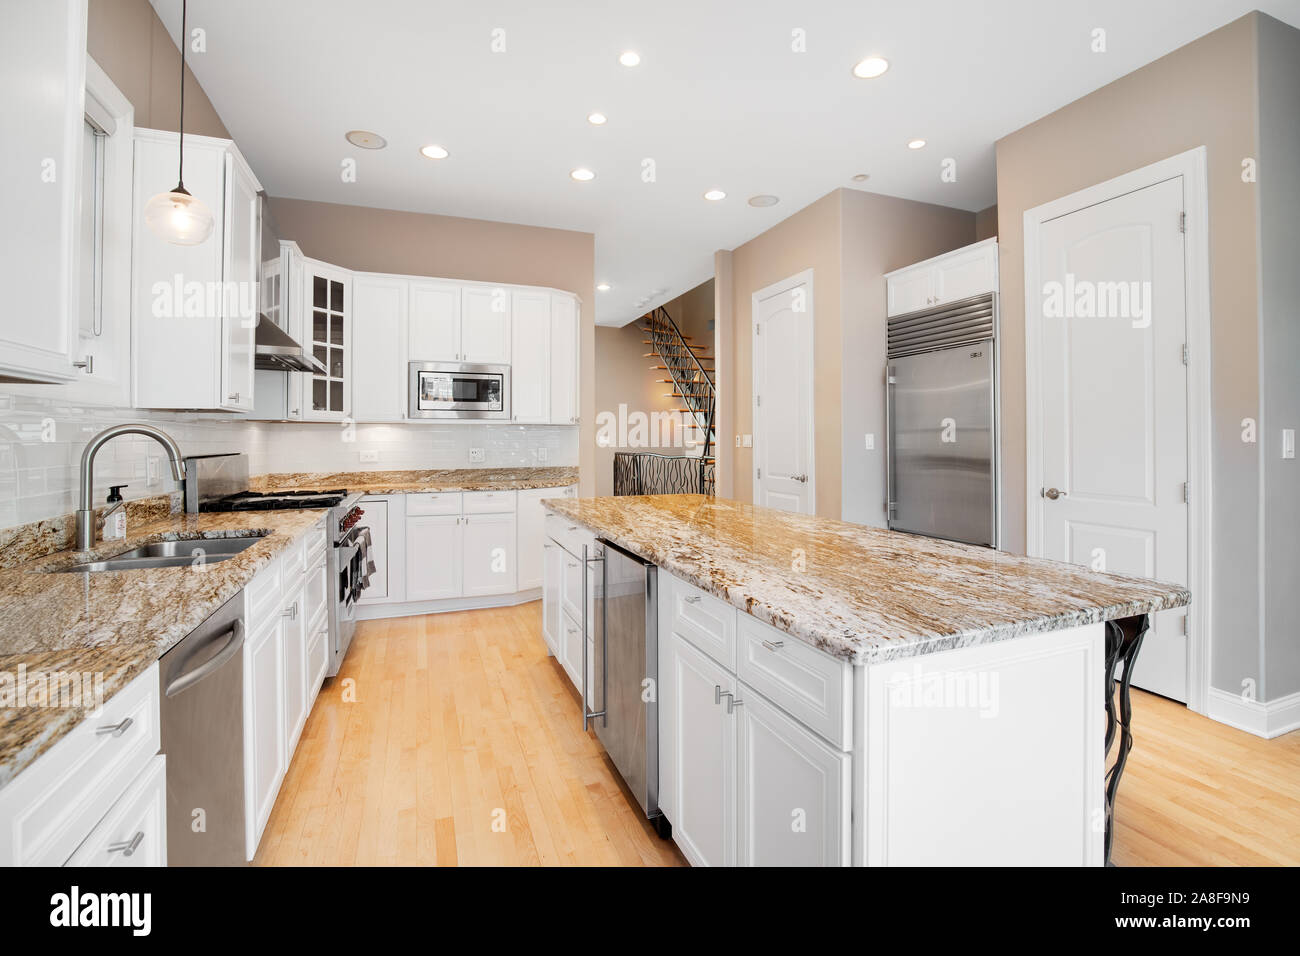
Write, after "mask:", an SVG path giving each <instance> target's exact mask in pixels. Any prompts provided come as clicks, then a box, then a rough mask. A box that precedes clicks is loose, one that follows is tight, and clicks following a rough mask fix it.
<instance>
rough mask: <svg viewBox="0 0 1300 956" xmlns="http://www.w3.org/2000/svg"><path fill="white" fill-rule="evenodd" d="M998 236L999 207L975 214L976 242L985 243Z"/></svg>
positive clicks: (994, 206)
mask: <svg viewBox="0 0 1300 956" xmlns="http://www.w3.org/2000/svg"><path fill="white" fill-rule="evenodd" d="M997 234H998V207H997V206H996V205H993V206H989V208H988V209H981V210H980V211H979V212H977V213H976V214H975V241H976V242H983V241H984V240H985V239H992V238H993V237H994V236H996V235H997Z"/></svg>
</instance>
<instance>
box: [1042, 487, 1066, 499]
mask: <svg viewBox="0 0 1300 956" xmlns="http://www.w3.org/2000/svg"><path fill="white" fill-rule="evenodd" d="M1041 494H1042V496H1043V497H1044V498H1051V499H1052V500H1053V501H1055V500H1056V499H1057V498H1064V497H1065V496H1066V492H1064V491H1059V490H1057V489H1056V488H1048V489H1047V490H1046V491H1043V492H1041Z"/></svg>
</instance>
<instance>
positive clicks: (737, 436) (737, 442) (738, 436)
mask: <svg viewBox="0 0 1300 956" xmlns="http://www.w3.org/2000/svg"><path fill="white" fill-rule="evenodd" d="M736 447H737V448H739V447H740V435H739V434H737V435H736Z"/></svg>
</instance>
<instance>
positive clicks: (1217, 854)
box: [1111, 690, 1300, 866]
mask: <svg viewBox="0 0 1300 956" xmlns="http://www.w3.org/2000/svg"><path fill="white" fill-rule="evenodd" d="M1133 733H1134V737H1135V740H1134V744H1133V750H1132V752H1131V753H1130V754H1129V761H1128V767H1127V769H1126V770H1125V772H1124V779H1123V781H1122V782H1121V783H1120V788H1119V797H1118V799H1117V801H1116V810H1115V816H1116V825H1115V845H1114V848H1113V850H1112V852H1111V859H1112V860H1113V861H1114V862H1115V865H1116V866H1281V865H1285V866H1297V865H1300V731H1293V732H1291V733H1289V734H1285V735H1283V736H1281V737H1275V738H1273V739H1272V740H1264V739H1262V738H1259V737H1256V736H1254V735H1253V734H1248V733H1246V732H1245V731H1244V730H1235V729H1233V728H1232V727H1228V726H1226V725H1224V724H1220V723H1218V722H1216V721H1213V720H1210V719H1209V718H1208V717H1202V716H1201V715H1199V714H1194V713H1192V712H1191V711H1190V710H1188V709H1187V708H1186V707H1184V706H1183V705H1182V704H1178V703H1175V702H1174V701H1171V700H1166V699H1165V698H1163V697H1158V696H1156V695H1155V694H1148V693H1145V692H1144V691H1137V690H1135V691H1134V692H1133Z"/></svg>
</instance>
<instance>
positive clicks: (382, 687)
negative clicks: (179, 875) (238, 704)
mask: <svg viewBox="0 0 1300 956" xmlns="http://www.w3.org/2000/svg"><path fill="white" fill-rule="evenodd" d="M349 679H350V680H351V681H353V682H355V685H354V686H355V702H348V701H347V700H345V691H346V690H347V688H348V684H347V681H348V680H349ZM254 862H255V863H256V864H263V865H315V864H325V865H351V864H359V865H371V864H381V865H382V864H398V865H408V864H409V865H414V864H438V865H446V866H456V865H460V866H466V865H484V866H492V865H505V866H528V865H566V864H577V865H630V866H684V865H685V860H684V859H683V858H682V856H681V855H680V853H678V851H677V849H676V847H675V846H674V845H673V844H672V842H671V841H664V840H660V839H659V837H658V836H656V835H655V833H654V831H653V829H651V828H650V826H649V825H647V824H646V822H645V820H644V819H643V817H642V815H641V812H640V809H639V808H637V807H636V805H635V804H634V803H633V802H632V800H631V797H630V796H629V795H627V794H626V792H625V790H624V789H623V785H622V782H621V780H620V779H619V777H618V776H617V774H616V772H615V771H614V769H613V767H612V765H610V764H609V763H608V761H607V758H606V757H605V755H604V751H603V750H602V749H601V747H600V743H599V741H598V740H597V739H596V737H595V735H594V734H584V733H583V731H582V722H581V717H580V716H579V708H578V694H577V692H576V691H575V690H573V688H572V687H571V685H570V684H569V680H568V678H567V677H566V676H565V674H564V671H563V670H561V668H560V666H559V665H558V664H557V663H555V662H554V660H553V659H552V658H549V657H547V655H546V647H545V645H544V644H543V643H542V640H541V603H540V602H532V603H530V604H524V605H520V606H519V607H513V608H496V609H490V610H477V611H460V612H454V613H448V614H436V615H426V616H423V617H409V618H394V619H391V620H381V621H367V622H363V623H362V624H361V625H360V626H359V627H358V629H357V634H356V638H355V639H354V641H353V644H352V648H351V650H350V651H349V653H348V656H347V659H346V660H345V661H344V665H343V670H342V672H341V673H340V674H339V676H338V677H336V678H333V679H332V680H327V681H326V682H325V686H324V687H323V688H322V689H321V693H320V696H319V697H318V698H317V700H316V705H315V707H314V708H313V710H312V712H311V715H310V716H309V717H308V718H307V724H306V726H305V727H304V729H303V735H302V740H301V741H300V742H299V743H298V749H297V752H296V753H295V754H294V758H293V762H292V764H291V765H290V767H289V772H288V774H287V776H286V777H285V781H284V784H283V786H282V787H281V790H280V796H279V799H278V800H277V802H276V805H275V809H274V810H273V811H272V813H271V819H270V820H269V822H268V823H267V826H266V832H265V833H264V834H263V835H262V843H261V845H260V846H259V848H258V853H257V858H256V859H255V861H254Z"/></svg>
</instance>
